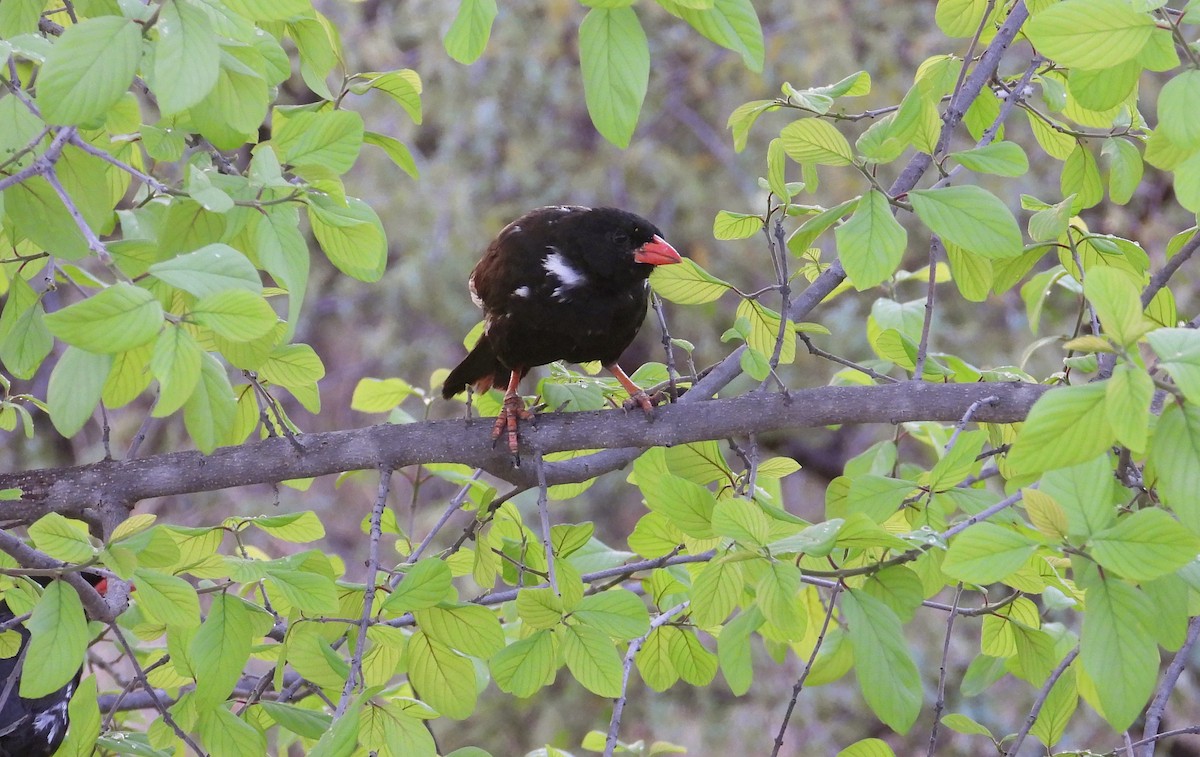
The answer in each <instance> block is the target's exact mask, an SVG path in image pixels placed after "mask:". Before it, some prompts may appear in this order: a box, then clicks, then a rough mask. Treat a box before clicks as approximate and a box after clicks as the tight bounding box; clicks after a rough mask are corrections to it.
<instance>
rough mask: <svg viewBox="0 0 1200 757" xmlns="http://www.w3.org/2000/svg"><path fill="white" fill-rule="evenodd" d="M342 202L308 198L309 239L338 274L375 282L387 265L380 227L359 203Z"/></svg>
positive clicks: (355, 201) (385, 245)
mask: <svg viewBox="0 0 1200 757" xmlns="http://www.w3.org/2000/svg"><path fill="white" fill-rule="evenodd" d="M346 200H347V205H346V206H345V207H343V206H341V205H338V204H336V203H335V202H334V201H333V200H331V199H329V198H328V197H326V196H324V195H316V196H313V195H309V196H308V220H309V223H310V224H312V230H313V236H315V237H316V238H317V242H318V243H320V245H321V249H322V250H324V252H325V255H326V256H328V258H329V262H331V263H333V265H334V267H336V268H337V269H338V270H339V271H341V272H342V273H344V274H346V275H347V276H352V277H353V278H356V279H358V280H359V281H365V282H368V283H371V282H375V281H378V280H379V277H380V276H382V275H383V269H384V267H385V266H386V265H387V237H386V235H385V234H384V231H383V224H382V223H380V221H379V216H378V215H376V214H375V211H374V210H372V209H371V208H370V206H368V205H367V204H366V203H364V202H363V201H362V200H358V199H355V198H352V197H348V198H346Z"/></svg>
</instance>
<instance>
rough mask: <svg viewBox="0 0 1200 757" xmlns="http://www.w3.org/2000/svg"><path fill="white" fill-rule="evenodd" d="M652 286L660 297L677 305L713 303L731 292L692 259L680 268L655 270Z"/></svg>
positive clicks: (726, 285) (660, 267) (666, 266)
mask: <svg viewBox="0 0 1200 757" xmlns="http://www.w3.org/2000/svg"><path fill="white" fill-rule="evenodd" d="M650 286H651V287H653V288H654V291H655V292H657V293H658V294H659V296H660V297H662V298H663V299H665V300H669V301H670V302H674V303H676V304H677V305H700V304H703V303H705V302H712V301H713V300H716V299H719V298H720V297H721V295H723V294H725V293H726V292H728V291H729V290H730V289H731V288H732V286H731V285H730V284H729V283H728V282H726V281H723V280H722V279H718V278H717V277H716V276H713V275H712V274H711V273H709V272H708V271H706V270H704V269H703V268H701V267H700V265H699V264H698V263H696V261H694V260H692V259H691V258H684V259H683V260H682V261H681V262H680V263H679V264H677V265H660V266H655V267H654V270H653V271H651V272H650Z"/></svg>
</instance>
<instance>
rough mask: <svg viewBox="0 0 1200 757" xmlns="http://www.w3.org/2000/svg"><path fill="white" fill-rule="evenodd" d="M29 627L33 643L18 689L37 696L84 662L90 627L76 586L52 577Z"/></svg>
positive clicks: (53, 688)
mask: <svg viewBox="0 0 1200 757" xmlns="http://www.w3.org/2000/svg"><path fill="white" fill-rule="evenodd" d="M25 627H26V628H28V629H29V645H28V646H27V647H26V648H25V662H24V667H23V668H22V674H21V677H20V685H19V686H18V689H17V691H18V692H19V693H20V695H21V696H22V697H24V698H25V699H36V698H38V697H44V696H46V695H47V694H50V693H52V692H54V691H57V690H58V689H59V688H61V687H62V686H63V685H64V684H66V683H67V682H68V681H70V680H71V679H72V678H74V677H75V675H76V674H77V673H78V672H79V669H80V667H82V666H83V658H84V655H85V653H86V652H87V644H88V627H87V619H86V618H84V616H83V603H82V602H80V601H79V595H78V594H76V593H75V589H73V588H72V587H71V585H70V584H68V583H66V582H65V581H51V582H50V585H49V586H47V587H46V591H45V592H43V593H42V598H41V599H39V600H38V603H37V604H36V605H35V606H34V608H33V614H32V616H31V617H30V618H29V622H27V623H26V624H25Z"/></svg>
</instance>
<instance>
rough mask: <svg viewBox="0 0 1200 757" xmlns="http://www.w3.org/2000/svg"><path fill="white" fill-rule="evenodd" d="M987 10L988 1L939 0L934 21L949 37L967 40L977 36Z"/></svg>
mask: <svg viewBox="0 0 1200 757" xmlns="http://www.w3.org/2000/svg"><path fill="white" fill-rule="evenodd" d="M987 10H988V3H987V0H939V2H938V4H937V10H936V11H935V12H934V15H933V20H934V22H935V23H937V26H938V28H939V29H941V30H942V34H945V35H946V36H947V37H950V38H951V39H954V38H956V37H958V38H966V37H971V36H972V35H974V34H975V30H976V29H978V28H979V25H980V24H981V23H982V22H983V16H984V14H985V13H987Z"/></svg>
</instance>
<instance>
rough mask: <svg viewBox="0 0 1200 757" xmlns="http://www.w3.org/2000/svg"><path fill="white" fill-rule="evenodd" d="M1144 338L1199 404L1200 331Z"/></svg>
mask: <svg viewBox="0 0 1200 757" xmlns="http://www.w3.org/2000/svg"><path fill="white" fill-rule="evenodd" d="M669 267H672V268H673V267H675V266H669ZM1146 341H1147V342H1149V343H1150V347H1151V349H1153V350H1154V354H1156V355H1158V361H1159V362H1158V365H1159V367H1160V368H1162V369H1163V370H1165V371H1166V372H1167V373H1168V374H1170V376H1171V378H1172V379H1174V381H1175V384H1176V385H1177V386H1178V387H1179V390H1180V391H1182V392H1183V396H1184V397H1186V398H1187V400H1188V402H1192V403H1196V404H1200V331H1197V330H1196V329H1184V328H1170V329H1155V330H1154V331H1152V332H1150V333H1149V334H1147V335H1146Z"/></svg>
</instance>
